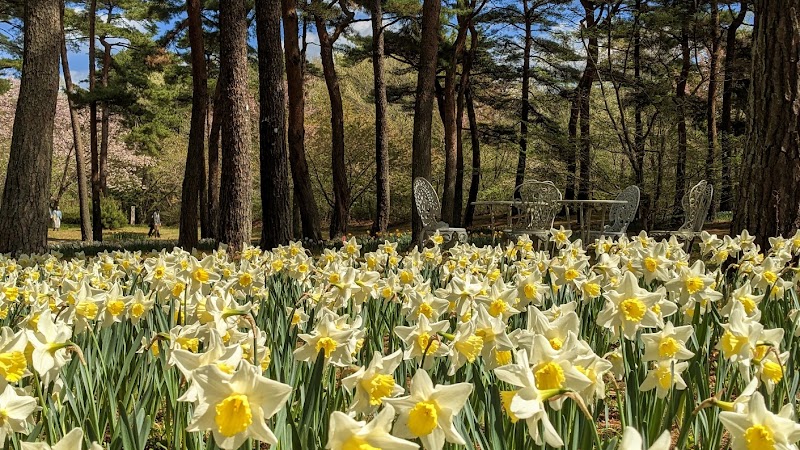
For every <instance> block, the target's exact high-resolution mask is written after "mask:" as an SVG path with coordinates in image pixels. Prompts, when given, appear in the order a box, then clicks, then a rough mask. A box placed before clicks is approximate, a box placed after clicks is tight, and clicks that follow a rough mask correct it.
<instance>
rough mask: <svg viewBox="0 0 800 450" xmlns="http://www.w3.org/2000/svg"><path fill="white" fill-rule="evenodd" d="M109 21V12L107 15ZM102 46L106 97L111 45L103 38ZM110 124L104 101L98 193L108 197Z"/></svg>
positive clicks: (101, 82)
mask: <svg viewBox="0 0 800 450" xmlns="http://www.w3.org/2000/svg"><path fill="white" fill-rule="evenodd" d="M108 17H109V21H110V20H111V12H110V11H109V13H108ZM100 44H102V45H103V71H102V73H101V74H100V85H101V86H102V87H103V91H104V92H103V95H104V96H107V95H108V90H107V89H108V76H109V72H110V71H111V44H110V43H108V41H106V39H105V36H103V37H101V38H100ZM110 122H111V109H110V108H109V107H108V100H107V99H106V100H104V101H103V103H102V104H101V105H100V162H99V171H100V192H102V194H103V195H108V140H109V134H108V133H109V124H110Z"/></svg>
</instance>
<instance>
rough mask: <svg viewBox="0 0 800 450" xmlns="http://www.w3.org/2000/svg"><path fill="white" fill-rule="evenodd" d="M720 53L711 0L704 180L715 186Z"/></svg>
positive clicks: (716, 17)
mask: <svg viewBox="0 0 800 450" xmlns="http://www.w3.org/2000/svg"><path fill="white" fill-rule="evenodd" d="M720 51H721V48H720V27H719V5H718V2H717V0H711V55H710V61H709V68H708V71H709V77H708V99H707V107H706V124H707V129H706V131H707V135H706V136H707V139H708V147H707V153H706V180H708V182H709V183H710V184H716V182H717V161H716V159H717V157H716V155H717V84H718V83H717V77H718V76H719V73H718V72H719V70H718V66H719V58H720ZM717 188H719V186H717ZM714 196H715V197H717V198H719V194H718V193H715V195H714ZM716 212H717V205H716V201H712V202H711V208H710V213H709V215H710V216H711V218H712V219H713V218H714V216H716Z"/></svg>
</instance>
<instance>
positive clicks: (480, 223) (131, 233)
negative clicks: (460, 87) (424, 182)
mask: <svg viewBox="0 0 800 450" xmlns="http://www.w3.org/2000/svg"><path fill="white" fill-rule="evenodd" d="M490 222H491V221H490V217H489V216H488V215H486V216H478V217H476V218H475V223H474V228H475V229H477V230H488V229H489V227H490ZM504 224H505V221H504V218H502V219H498V218H497V217H495V227H496V228H498V229H502V228H503V225H504ZM560 225H567V224H566V222H565V221H563V220H561V221H558V220H557V221H556V223H555V226H556V227H558V226H560ZM371 226H372V223H371V222H367V221H364V222H355V221H354V222H353V223H351V224H350V227H349V229H350V233H351V234H352V235H355V236H363V235H366V234H369V230H370V227H371ZM703 228H704V229H705V230H706V231H708V232H709V233H712V234H718V235H720V236H722V235H726V234H728V233H730V222H729V221H714V222H709V223H706V225H705V226H704V227H703ZM149 230H150V227H149V226H147V225H129V226H125V227H123V228H119V229H116V230H106V231H104V233H103V236H104V238H105V240H107V241H111V242H121V241H141V240H146V239H149V238H148V237H147V232H148V231H149ZM410 230H411V223H393V224H391V225H390V227H389V231H390V232H400V233H407V232H409V231H410ZM326 231H327V227H323V234H324V235H327V233H326ZM628 231H629V234H638V230H634V229H629V230H628ZM260 235H261V224H260V223H256V224H254V226H253V240H254V241H255V242H257V241H258V239H259V237H260ZM47 237H48V239H49V241H50V242H51V243H54V244H59V243H68V242H76V241H80V240H81V229H80V226H79V225H77V224H64V225H63V226H62V227H61V229H60V230H59V231H54V230H53V229H52V228H51V229H50V230H49V231H48V234H47ZM177 239H178V227H177V226H162V227H161V237H160V238H158V239H156V238H153V239H152V240H154V241H159V240H160V241H176V240H177Z"/></svg>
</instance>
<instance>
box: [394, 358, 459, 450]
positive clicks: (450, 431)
mask: <svg viewBox="0 0 800 450" xmlns="http://www.w3.org/2000/svg"><path fill="white" fill-rule="evenodd" d="M471 393H472V384H470V383H457V384H453V385H449V386H444V385H438V386H434V385H433V382H432V381H431V377H430V375H428V372H426V371H425V370H424V369H419V370H417V373H416V374H414V377H413V378H412V379H411V392H410V394H411V395H409V396H406V397H399V398H391V399H386V400H385V401H386V402H387V403H389V404H390V405H392V406H394V407H395V408H396V409H397V410H398V413H399V414H400V416H399V418H398V420H397V423H396V424H395V427H394V431H395V433H396V434H397V435H398V436H400V437H405V438H419V439H420V440H421V441H422V446H423V448H426V449H428V450H441V449H442V447H444V443H445V441H447V442H452V443H454V444H458V445H466V441H464V438H463V437H462V436H461V435H460V434H459V433H458V430H456V428H455V425H454V424H453V419H454V418H455V416H456V415H457V414H458V413H459V411H461V408H463V407H464V404H465V403H467V400H468V399H469V396H470V394H471Z"/></svg>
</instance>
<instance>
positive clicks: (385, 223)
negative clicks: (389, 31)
mask: <svg viewBox="0 0 800 450" xmlns="http://www.w3.org/2000/svg"><path fill="white" fill-rule="evenodd" d="M371 6H372V72H373V76H374V79H375V83H374V84H375V197H376V198H375V221H374V222H373V223H372V229H371V231H372V233H373V234H376V233H383V232H385V231H386V229H387V228H388V227H389V210H390V201H391V196H390V192H389V145H388V142H387V140H386V127H387V122H386V109H387V106H388V100H387V99H386V78H385V75H384V68H383V66H384V61H383V58H384V45H383V6H382V5H381V0H372V3H371Z"/></svg>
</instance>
